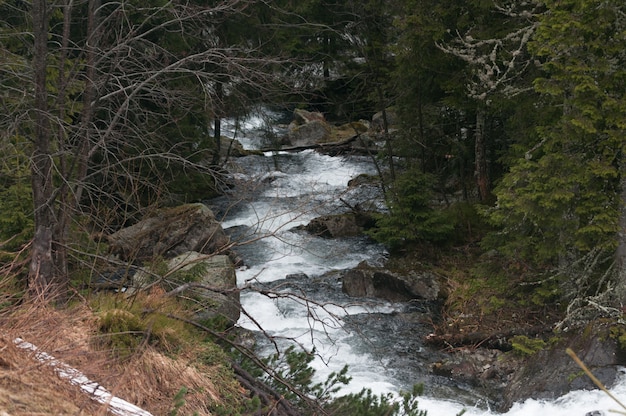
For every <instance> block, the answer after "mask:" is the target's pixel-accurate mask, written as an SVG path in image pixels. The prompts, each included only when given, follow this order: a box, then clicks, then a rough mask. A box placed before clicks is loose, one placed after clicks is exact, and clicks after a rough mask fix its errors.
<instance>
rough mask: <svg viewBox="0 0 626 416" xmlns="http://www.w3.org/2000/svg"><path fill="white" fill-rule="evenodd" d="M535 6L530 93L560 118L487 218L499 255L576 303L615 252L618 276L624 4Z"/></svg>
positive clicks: (596, 0)
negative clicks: (538, 72) (528, 267)
mask: <svg viewBox="0 0 626 416" xmlns="http://www.w3.org/2000/svg"><path fill="white" fill-rule="evenodd" d="M545 5H546V7H547V10H546V12H544V13H543V14H542V15H541V18H540V26H539V27H538V29H537V32H536V34H535V36H534V40H533V42H532V44H531V50H532V51H533V53H534V54H535V56H536V57H537V59H540V60H541V61H542V62H543V70H544V71H545V76H544V77H541V78H538V79H536V81H535V87H536V89H537V91H539V92H540V93H541V94H542V97H543V98H542V99H543V100H545V101H547V102H549V103H550V104H551V105H552V106H554V107H558V108H560V110H561V111H560V115H558V117H556V118H555V119H554V120H553V121H552V122H551V123H547V124H546V125H544V126H541V127H540V128H539V141H538V142H537V143H535V145H534V146H532V147H531V148H529V149H527V151H526V153H525V157H523V158H520V159H519V160H518V161H517V162H516V163H515V164H514V166H513V167H512V168H511V171H510V173H509V174H508V175H506V176H505V178H504V179H503V181H502V183H501V184H500V185H499V186H498V188H497V190H496V193H497V196H498V204H497V207H496V209H495V210H494V211H493V213H492V219H494V220H495V222H496V223H498V224H500V225H502V226H504V230H503V233H502V235H501V236H502V237H504V238H502V239H500V240H498V241H499V242H500V243H502V248H503V249H504V250H506V251H507V252H508V253H509V254H511V255H513V254H515V255H519V256H520V257H522V258H524V259H526V260H527V261H529V262H531V263H534V264H543V265H551V266H552V267H555V268H556V271H555V272H552V274H554V275H557V276H559V278H560V280H561V281H562V282H563V285H564V287H565V288H569V289H571V293H567V295H569V296H570V297H574V298H577V297H579V296H583V295H585V294H588V293H586V291H589V290H590V289H592V290H594V291H598V290H599V289H600V288H598V284H600V283H602V282H601V281H599V280H598V279H600V278H603V276H606V275H605V271H606V268H607V267H608V263H607V261H606V259H607V258H609V259H610V258H611V256H610V253H615V252H616V251H615V250H616V249H618V248H620V250H618V251H617V253H618V258H617V261H618V264H622V266H621V267H620V269H623V258H624V257H623V255H622V254H619V253H620V252H621V248H623V247H624V239H623V230H621V229H620V222H623V221H624V211H623V209H622V207H623V204H624V203H625V202H626V201H625V200H624V195H626V194H625V193H624V186H623V185H624V173H625V172H624V170H623V169H624V163H623V153H624V144H625V143H626V135H625V133H626V123H625V122H624V117H623V114H624V113H625V111H626V99H625V95H624V93H625V92H626V83H625V82H626V70H625V69H624V68H625V66H624V65H625V63H626V54H625V52H624V51H625V47H626V18H625V17H624V16H625V6H624V4H623V2H621V1H600V0H566V1H548V2H546V3H545ZM622 228H623V225H622ZM609 263H610V262H609ZM623 274H624V273H623V271H622V272H621V273H618V275H623ZM619 280H624V279H623V278H622V279H618V281H617V282H616V283H617V284H618V285H619V286H620V287H623V282H621V281H619ZM609 287H612V286H611V285H609ZM619 291H620V292H622V290H619ZM622 293H623V292H622ZM619 297H620V298H621V299H623V298H624V296H623V295H619Z"/></svg>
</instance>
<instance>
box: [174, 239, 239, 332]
mask: <svg viewBox="0 0 626 416" xmlns="http://www.w3.org/2000/svg"><path fill="white" fill-rule="evenodd" d="M197 265H200V266H201V267H202V268H203V269H204V270H203V271H202V274H201V277H200V278H199V282H200V283H202V284H204V285H206V286H207V287H210V288H215V289H216V290H209V289H204V288H203V289H193V290H191V291H190V292H192V295H193V297H194V298H196V299H198V301H199V304H200V305H201V306H202V308H200V309H199V310H198V311H197V312H196V319H198V320H206V319H213V318H220V319H225V320H226V323H227V325H228V326H233V325H235V324H236V323H237V321H238V320H239V315H240V311H241V304H240V300H239V290H237V276H236V274H235V266H234V265H233V263H232V261H231V260H230V258H229V257H228V256H226V255H215V256H207V255H205V254H202V253H198V252H194V251H190V252H187V253H183V254H181V255H179V256H177V257H174V258H173V259H171V260H170V261H169V262H168V267H169V268H170V270H174V269H179V270H183V271H189V270H190V269H191V268H192V267H196V266H197Z"/></svg>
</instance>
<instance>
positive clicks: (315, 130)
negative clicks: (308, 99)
mask: <svg viewBox="0 0 626 416" xmlns="http://www.w3.org/2000/svg"><path fill="white" fill-rule="evenodd" d="M330 137H331V126H330V125H329V124H328V123H327V122H326V120H325V119H324V116H323V115H322V113H318V112H311V111H306V110H301V109H296V110H295V111H294V120H293V121H292V122H291V124H290V125H289V131H288V133H287V138H288V141H289V144H290V145H291V146H294V147H304V146H312V145H315V144H319V143H324V142H328V141H329V140H330Z"/></svg>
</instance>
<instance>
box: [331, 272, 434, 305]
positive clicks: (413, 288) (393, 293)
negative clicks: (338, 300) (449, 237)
mask: <svg viewBox="0 0 626 416" xmlns="http://www.w3.org/2000/svg"><path fill="white" fill-rule="evenodd" d="M342 290H343V292H344V293H346V294H347V295H348V296H353V297H374V298H381V299H386V300H389V301H391V302H407V301H410V300H413V299H422V300H427V301H434V300H437V299H438V298H439V296H440V290H441V286H440V284H439V279H438V278H437V276H436V275H435V274H434V273H431V272H429V271H424V272H417V271H410V272H407V273H406V274H404V273H402V274H401V273H398V272H393V271H390V270H387V269H385V268H380V267H370V266H369V265H367V264H364V263H361V264H359V265H358V266H357V267H356V268H354V269H351V270H348V271H347V272H345V274H344V276H343V279H342Z"/></svg>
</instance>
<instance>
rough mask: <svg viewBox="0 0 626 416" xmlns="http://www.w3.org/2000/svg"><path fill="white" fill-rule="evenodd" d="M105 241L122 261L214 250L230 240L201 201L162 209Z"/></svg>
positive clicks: (221, 248) (209, 252)
mask: <svg viewBox="0 0 626 416" xmlns="http://www.w3.org/2000/svg"><path fill="white" fill-rule="evenodd" d="M107 241H108V243H109V251H110V252H111V254H115V255H118V256H119V257H120V259H122V260H124V261H143V260H150V259H154V258H155V257H158V256H162V257H165V258H172V257H175V256H177V255H179V254H182V253H185V252H187V251H197V252H200V253H204V254H211V253H217V252H220V251H223V250H225V249H226V248H227V246H228V245H229V243H230V239H229V238H228V237H227V236H226V234H225V233H224V230H223V229H222V226H221V225H220V223H219V222H218V221H217V220H216V219H215V216H214V215H213V212H212V211H211V210H210V209H209V208H208V207H207V206H206V205H204V204H200V203H198V204H186V205H181V206H178V207H173V208H165V209H161V210H159V211H157V212H156V213H155V214H154V215H151V216H149V217H147V218H145V219H143V220H141V221H139V222H138V223H136V224H134V225H132V226H130V227H127V228H123V229H121V230H119V231H117V232H115V233H113V234H111V235H109V236H108V237H107Z"/></svg>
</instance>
